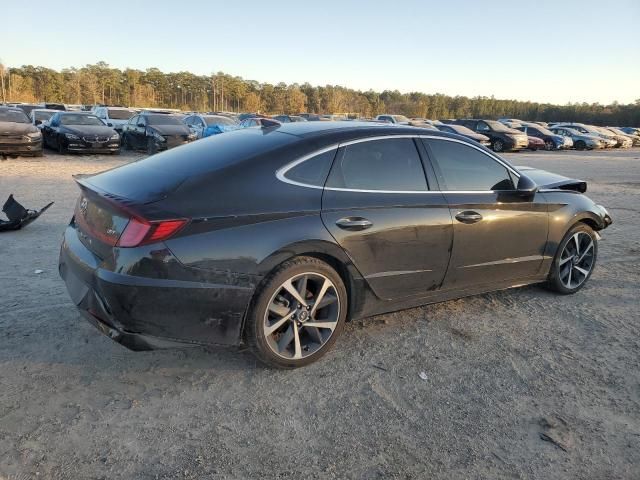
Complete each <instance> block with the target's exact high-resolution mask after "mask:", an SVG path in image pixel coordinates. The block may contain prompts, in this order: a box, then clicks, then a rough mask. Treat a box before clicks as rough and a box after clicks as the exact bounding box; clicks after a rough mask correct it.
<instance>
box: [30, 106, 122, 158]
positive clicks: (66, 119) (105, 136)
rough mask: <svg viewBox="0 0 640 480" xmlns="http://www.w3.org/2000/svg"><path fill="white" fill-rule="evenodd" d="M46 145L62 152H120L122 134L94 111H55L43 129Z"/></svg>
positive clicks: (116, 153) (115, 153)
mask: <svg viewBox="0 0 640 480" xmlns="http://www.w3.org/2000/svg"><path fill="white" fill-rule="evenodd" d="M42 136H43V138H44V144H45V146H46V147H48V148H51V149H54V150H58V152H60V153H63V154H64V153H70V152H76V153H77V152H84V153H111V154H113V155H118V154H119V153H120V135H118V132H116V131H115V130H114V129H113V128H111V127H107V126H106V125H105V124H104V123H103V122H102V120H100V119H99V118H98V117H96V116H95V115H93V114H91V113H86V112H76V111H65V112H56V113H55V114H54V115H53V116H52V117H51V119H50V120H49V123H48V124H47V125H45V126H44V127H43V128H42Z"/></svg>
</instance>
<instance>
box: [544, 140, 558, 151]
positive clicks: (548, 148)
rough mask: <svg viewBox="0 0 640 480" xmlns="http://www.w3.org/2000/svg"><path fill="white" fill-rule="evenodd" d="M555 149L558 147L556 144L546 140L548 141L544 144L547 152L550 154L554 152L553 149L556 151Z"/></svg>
mask: <svg viewBox="0 0 640 480" xmlns="http://www.w3.org/2000/svg"><path fill="white" fill-rule="evenodd" d="M555 148H556V146H555V144H554V143H553V142H552V141H551V140H546V141H545V142H544V149H545V150H546V151H547V152H550V151H551V150H553V149H555Z"/></svg>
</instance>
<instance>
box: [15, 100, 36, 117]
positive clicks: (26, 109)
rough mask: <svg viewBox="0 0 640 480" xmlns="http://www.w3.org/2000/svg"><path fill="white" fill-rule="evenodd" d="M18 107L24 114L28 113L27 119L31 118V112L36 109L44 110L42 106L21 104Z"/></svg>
mask: <svg viewBox="0 0 640 480" xmlns="http://www.w3.org/2000/svg"><path fill="white" fill-rule="evenodd" d="M16 107H17V108H19V109H20V110H22V111H23V112H24V113H26V114H27V117H31V111H32V110H34V109H36V108H42V104H35V103H20V104H18V105H16Z"/></svg>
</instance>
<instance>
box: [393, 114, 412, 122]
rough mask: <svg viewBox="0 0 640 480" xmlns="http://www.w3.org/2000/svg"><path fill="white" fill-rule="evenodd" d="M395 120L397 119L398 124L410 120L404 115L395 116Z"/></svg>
mask: <svg viewBox="0 0 640 480" xmlns="http://www.w3.org/2000/svg"><path fill="white" fill-rule="evenodd" d="M393 118H394V119H395V121H396V122H408V121H409V119H408V118H407V117H405V116H404V115H394V116H393Z"/></svg>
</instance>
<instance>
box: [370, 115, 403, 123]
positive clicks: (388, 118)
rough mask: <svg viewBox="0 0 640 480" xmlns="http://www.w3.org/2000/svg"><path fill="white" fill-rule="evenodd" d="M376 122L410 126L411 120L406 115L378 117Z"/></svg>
mask: <svg viewBox="0 0 640 480" xmlns="http://www.w3.org/2000/svg"><path fill="white" fill-rule="evenodd" d="M376 120H381V121H383V122H389V123H393V124H394V125H409V123H410V120H409V119H408V118H407V117H405V116H404V115H386V114H385V115H378V116H377V117H376Z"/></svg>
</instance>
